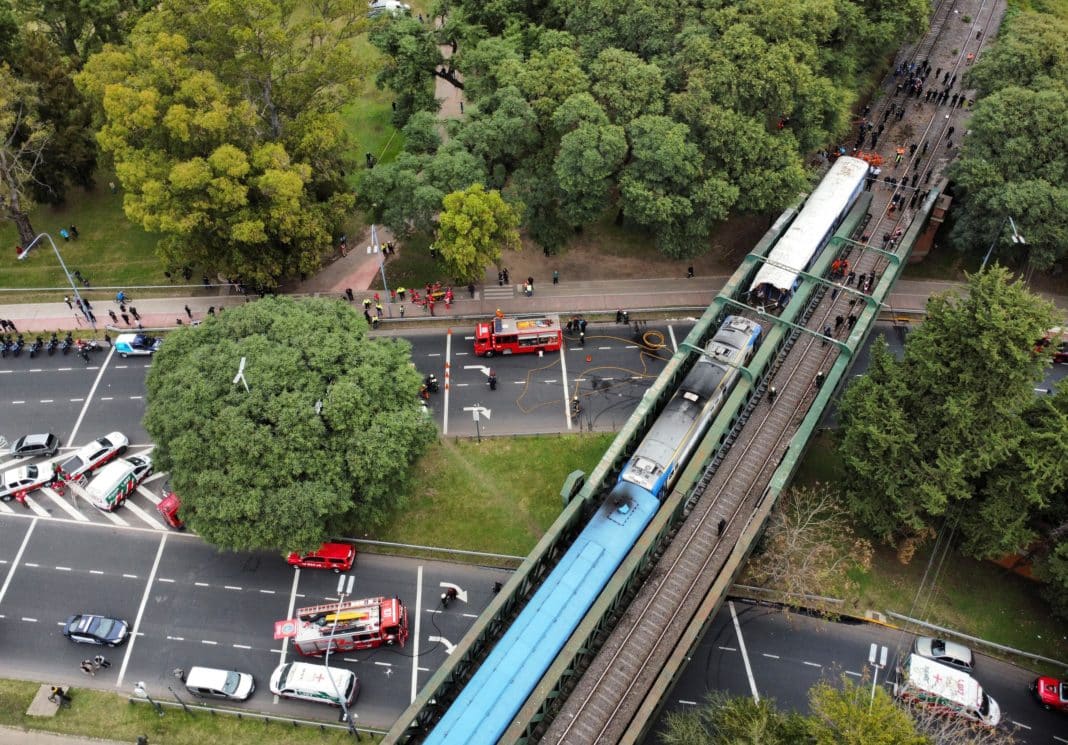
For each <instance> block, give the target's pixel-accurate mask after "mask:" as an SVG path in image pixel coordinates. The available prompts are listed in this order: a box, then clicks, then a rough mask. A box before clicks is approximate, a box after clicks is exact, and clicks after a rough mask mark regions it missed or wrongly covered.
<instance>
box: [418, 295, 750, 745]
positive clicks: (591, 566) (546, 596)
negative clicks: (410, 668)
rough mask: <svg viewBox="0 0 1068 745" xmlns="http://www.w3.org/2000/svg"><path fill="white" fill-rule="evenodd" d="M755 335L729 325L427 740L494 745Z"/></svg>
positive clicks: (711, 412) (719, 398) (634, 532)
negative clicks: (492, 744)
mask: <svg viewBox="0 0 1068 745" xmlns="http://www.w3.org/2000/svg"><path fill="white" fill-rule="evenodd" d="M760 334H761V328H760V325H759V324H757V323H756V322H754V321H751V320H749V319H747V318H743V317H740V316H728V317H727V318H726V319H725V320H724V322H723V324H722V325H721V326H720V328H719V330H718V331H717V332H716V335H715V336H714V337H713V338H712V340H711V341H710V342H709V343H708V344H707V345H706V348H705V351H706V354H705V355H702V356H701V357H700V358H699V359H698V360H697V362H695V363H694V366H693V367H692V368H691V369H690V371H689V373H687V375H686V377H685V378H684V379H683V381H682V383H681V384H680V385H679V387H678V388H677V389H676V391H675V394H674V395H673V396H672V398H671V400H670V401H669V402H668V404H667V405H666V406H665V407H664V410H663V411H662V412H661V413H660V416H659V417H657V420H656V422H654V423H653V425H652V427H650V429H649V432H648V433H647V434H646V436H645V437H644V438H643V439H642V442H641V443H640V444H639V445H638V447H637V449H636V450H635V452H634V455H633V456H632V457H631V459H630V460H629V461H628V462H627V465H626V466H625V467H624V468H623V470H622V471H621V473H620V477H619V480H618V481H617V482H616V484H615V486H613V488H612V490H611V491H610V492H609V494H608V496H607V497H606V498H605V500H604V502H603V503H602V504H601V506H600V507H599V508H598V510H597V512H596V513H595V514H594V515H593V517H591V519H590V522H589V523H588V524H587V526H586V527H585V528H584V529H583V531H582V533H580V534H579V536H578V538H576V539H575V542H574V543H573V544H572V545H571V547H570V548H569V549H568V550H567V552H566V553H565V554H564V556H563V558H562V559H561V560H560V563H559V564H557V565H556V567H555V568H554V569H553V571H552V572H550V573H549V576H548V577H547V578H546V579H545V581H544V582H543V583H542V585H541V586H540V587H539V588H538V590H537V591H536V592H535V593H534V596H533V597H532V598H531V599H530V601H529V602H528V603H527V605H526V607H525V608H524V609H523V611H522V612H521V613H520V614H519V616H518V617H517V618H516V620H515V621H514V622H513V623H512V625H511V627H509V629H508V631H507V632H505V634H504V636H503V637H501V639H500V641H498V642H497V645H496V646H495V647H494V648H493V650H492V651H491V652H490V654H489V655H488V656H487V657H486V659H485V661H484V662H483V663H482V665H481V666H480V667H479V669H478V671H477V672H476V673H475V674H474V676H473V677H472V678H471V680H470V681H469V682H468V683H467V685H466V686H465V687H464V690H463V691H462V692H461V693H460V695H459V696H458V697H457V698H456V700H455V701H454V702H453V704H452V706H450V707H449V709H448V711H446V712H445V714H444V716H442V718H441V720H440V721H439V722H438V723H437V725H436V726H435V727H434V729H433V730H432V731H431V732H430V734H429V735H428V736H427V739H426V742H427V743H434V744H445V743H464V744H465V745H469V744H472V743H476V744H477V743H486V745H489V744H491V743H495V742H497V740H498V739H499V738H500V736H501V735H502V734H503V733H504V731H505V730H506V729H507V728H508V727H509V726H510V725H511V723H512V719H513V718H514V717H515V715H516V712H518V711H519V709H520V708H522V706H523V704H524V703H525V702H526V700H527V698H528V697H529V696H530V693H531V691H533V690H534V688H535V686H537V684H538V681H539V680H541V677H542V675H544V674H545V671H546V670H547V669H548V667H549V666H550V665H551V664H552V662H553V660H554V659H556V655H557V654H559V652H560V650H561V648H563V646H564V644H565V643H566V642H567V639H568V638H569V637H570V636H571V634H572V633H573V632H574V631H575V629H576V628H577V627H578V625H579V623H580V622H581V621H582V619H583V617H585V615H586V613H587V612H588V611H589V609H590V606H592V605H593V603H594V601H595V600H596V599H597V596H598V595H599V594H600V593H601V590H603V589H604V586H605V585H606V584H607V583H608V580H609V579H611V577H612V574H613V573H614V572H615V571H616V569H617V568H618V567H619V565H620V563H621V562H622V561H623V559H624V557H626V555H627V553H628V552H629V551H630V549H631V547H632V546H633V545H634V543H635V542H636V541H637V540H638V537H639V536H640V535H641V534H642V531H644V530H645V528H646V526H647V525H648V524H649V522H650V521H651V520H652V519H653V516H654V515H655V514H656V512H657V510H658V509H659V507H660V500H661V498H662V497H663V496H664V495H666V494H668V493H670V490H671V488H672V487H673V486H674V483H675V481H676V480H677V479H678V475H679V474H680V473H681V472H682V470H683V469H684V468H685V466H686V462H687V461H688V460H689V458H690V457H691V456H692V454H693V451H694V449H695V448H696V447H697V444H698V443H699V442H700V440H701V438H702V437H704V434H705V432H706V431H707V429H708V427H709V425H710V424H711V422H712V420H713V419H714V418H715V416H716V414H717V413H718V412H719V410H720V409H721V408H722V406H723V401H724V400H725V399H726V397H727V395H728V394H729V393H730V391H731V389H732V388H733V386H734V384H735V382H736V381H737V378H738V374H739V373H738V369H737V368H738V366H740V365H744V364H746V363H747V362H748V361H749V360H750V358H751V357H752V355H753V352H754V351H755V349H756V345H757V344H758V343H759V340H760Z"/></svg>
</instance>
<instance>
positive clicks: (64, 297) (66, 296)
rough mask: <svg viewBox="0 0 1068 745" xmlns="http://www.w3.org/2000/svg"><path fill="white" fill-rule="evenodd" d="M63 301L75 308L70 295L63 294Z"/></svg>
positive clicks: (69, 306)
mask: <svg viewBox="0 0 1068 745" xmlns="http://www.w3.org/2000/svg"><path fill="white" fill-rule="evenodd" d="M63 302H64V303H66V304H67V307H68V308H70V309H71V310H74V303H72V302H71V301H70V295H64V296H63Z"/></svg>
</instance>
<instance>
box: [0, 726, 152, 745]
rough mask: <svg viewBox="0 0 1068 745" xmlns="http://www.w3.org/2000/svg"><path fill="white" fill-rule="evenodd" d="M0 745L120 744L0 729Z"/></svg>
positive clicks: (69, 736)
mask: <svg viewBox="0 0 1068 745" xmlns="http://www.w3.org/2000/svg"><path fill="white" fill-rule="evenodd" d="M149 742H151V739H149ZM0 745H120V743H119V742H117V741H116V740H98V739H96V738H94V737H79V736H77V735H54V734H52V733H50V732H41V731H40V730H23V729H15V728H14V727H0Z"/></svg>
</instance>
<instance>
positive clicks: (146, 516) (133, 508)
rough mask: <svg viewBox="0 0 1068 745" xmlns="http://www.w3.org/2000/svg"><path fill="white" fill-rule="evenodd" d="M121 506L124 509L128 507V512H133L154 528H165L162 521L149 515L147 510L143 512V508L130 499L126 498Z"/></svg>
mask: <svg viewBox="0 0 1068 745" xmlns="http://www.w3.org/2000/svg"><path fill="white" fill-rule="evenodd" d="M138 488H140V487H138ZM123 506H124V507H125V508H126V509H128V510H129V511H130V512H132V513H133V514H135V515H137V516H138V517H139V518H141V519H142V520H144V521H145V522H146V523H148V524H149V525H151V526H152V527H153V528H155V529H156V530H166V529H167V528H165V527H164V526H163V523H161V522H160V521H159V520H157V519H156V518H154V517H152V515H150V514H148V513H147V512H145V511H144V510H143V509H141V508H140V507H138V506H137V505H136V504H134V503H133V502H131V501H130V500H126V503H125V504H124V505H123Z"/></svg>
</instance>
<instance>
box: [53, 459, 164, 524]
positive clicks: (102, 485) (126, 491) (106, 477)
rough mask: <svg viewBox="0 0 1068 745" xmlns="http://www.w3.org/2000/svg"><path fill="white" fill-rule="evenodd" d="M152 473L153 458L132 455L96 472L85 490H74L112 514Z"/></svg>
mask: <svg viewBox="0 0 1068 745" xmlns="http://www.w3.org/2000/svg"><path fill="white" fill-rule="evenodd" d="M151 472H152V459H151V458H149V457H148V456H147V455H132V456H130V457H129V458H119V459H118V460H114V461H112V462H111V463H108V464H107V465H106V466H104V467H103V468H101V469H100V470H99V471H97V472H96V476H94V477H93V480H92V481H90V482H89V483H88V485H86V486H85V487H84V488H75V487H74V486H72V488H74V491H75V493H76V494H77V495H78V496H79V497H81V498H83V499H86V500H88V501H89V503H90V504H92V505H93V506H94V507H96V508H97V509H101V510H104V511H105V512H112V511H114V510H115V509H116V508H117V507H121V506H122V503H123V502H125V501H126V497H128V496H129V495H130V494H131V493H132V492H133V490H134V489H136V488H137V485H138V484H140V483H141V482H142V481H144V480H145V477H146V476H148V474H149V473H151ZM75 486H76V485H75Z"/></svg>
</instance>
